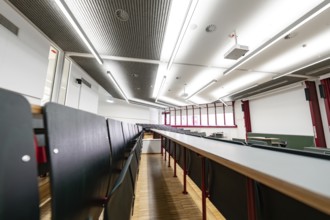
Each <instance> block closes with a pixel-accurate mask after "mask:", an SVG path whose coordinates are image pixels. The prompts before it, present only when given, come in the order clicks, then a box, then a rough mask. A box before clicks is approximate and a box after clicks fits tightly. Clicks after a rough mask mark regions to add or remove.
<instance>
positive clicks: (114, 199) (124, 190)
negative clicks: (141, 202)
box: [104, 154, 134, 220]
mask: <svg viewBox="0 0 330 220" xmlns="http://www.w3.org/2000/svg"><path fill="white" fill-rule="evenodd" d="M133 156H134V155H133V154H131V155H130V156H129V157H128V159H127V160H126V162H125V166H124V168H123V169H122V171H121V173H120V176H119V177H118V179H117V181H116V183H115V186H114V188H113V189H112V191H111V192H110V194H109V195H108V198H109V201H108V202H107V204H106V205H105V208H104V219H105V220H111V219H113V220H118V219H120V220H129V219H130V217H131V210H132V202H133V195H134V191H133V184H132V177H131V174H130V172H131V171H130V169H131V168H130V167H131V162H132V157H133Z"/></svg>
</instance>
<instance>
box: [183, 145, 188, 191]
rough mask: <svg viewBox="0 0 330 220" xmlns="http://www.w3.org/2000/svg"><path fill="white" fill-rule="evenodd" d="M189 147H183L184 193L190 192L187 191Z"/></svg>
mask: <svg viewBox="0 0 330 220" xmlns="http://www.w3.org/2000/svg"><path fill="white" fill-rule="evenodd" d="M186 161H187V149H186V148H185V147H183V192H182V193H183V194H188V192H187V163H186Z"/></svg>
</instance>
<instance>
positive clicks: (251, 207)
mask: <svg viewBox="0 0 330 220" xmlns="http://www.w3.org/2000/svg"><path fill="white" fill-rule="evenodd" d="M246 187H247V211H248V220H256V219H257V217H256V216H257V215H256V209H255V193H254V180H253V179H250V178H248V177H247V180H246Z"/></svg>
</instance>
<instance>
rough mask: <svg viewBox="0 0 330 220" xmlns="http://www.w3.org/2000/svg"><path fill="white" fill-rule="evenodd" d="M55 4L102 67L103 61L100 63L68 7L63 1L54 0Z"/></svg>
mask: <svg viewBox="0 0 330 220" xmlns="http://www.w3.org/2000/svg"><path fill="white" fill-rule="evenodd" d="M55 2H56V4H57V5H58V7H59V8H60V9H61V11H62V12H63V14H64V15H65V17H66V18H67V19H68V20H69V22H70V24H71V25H72V27H73V28H74V29H75V31H76V32H77V33H78V35H79V37H80V38H81V39H82V41H83V42H84V43H85V44H86V46H87V47H88V49H89V50H90V52H92V54H93V55H94V57H95V58H96V60H97V62H98V63H99V64H101V65H102V64H103V61H102V59H101V57H100V55H99V54H98V53H97V52H96V50H95V48H94V47H93V45H92V43H91V42H90V41H89V39H88V38H87V36H86V34H85V32H84V31H83V30H82V28H81V27H80V25H79V24H78V22H77V20H76V19H75V17H74V16H73V14H72V13H71V11H70V9H69V7H68V6H67V5H66V4H65V2H64V1H63V0H55Z"/></svg>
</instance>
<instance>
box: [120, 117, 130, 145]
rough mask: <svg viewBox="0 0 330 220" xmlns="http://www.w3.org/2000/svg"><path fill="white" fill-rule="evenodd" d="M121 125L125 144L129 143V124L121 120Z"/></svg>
mask: <svg viewBox="0 0 330 220" xmlns="http://www.w3.org/2000/svg"><path fill="white" fill-rule="evenodd" d="M122 126H123V134H124V140H125V143H126V145H127V144H129V142H130V140H131V134H130V130H129V124H128V123H127V122H124V121H123V122H122Z"/></svg>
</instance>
